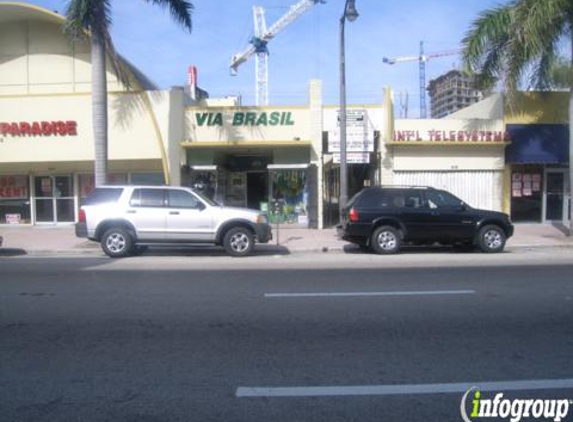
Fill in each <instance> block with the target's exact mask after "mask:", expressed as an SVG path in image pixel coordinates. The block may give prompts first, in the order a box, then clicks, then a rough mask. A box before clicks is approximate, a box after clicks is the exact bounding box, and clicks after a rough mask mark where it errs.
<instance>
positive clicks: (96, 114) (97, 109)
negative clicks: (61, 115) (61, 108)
mask: <svg viewBox="0 0 573 422" xmlns="http://www.w3.org/2000/svg"><path fill="white" fill-rule="evenodd" d="M91 35H92V36H91V47H92V51H91V59H92V119H93V129H94V152H95V166H94V167H95V168H94V173H95V185H96V187H97V186H101V185H105V184H106V182H107V74H106V65H105V58H106V56H105V55H106V53H105V41H104V38H103V36H102V34H101V33H99V31H97V30H92V34H91Z"/></svg>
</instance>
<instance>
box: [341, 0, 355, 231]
mask: <svg viewBox="0 0 573 422" xmlns="http://www.w3.org/2000/svg"><path fill="white" fill-rule="evenodd" d="M355 1H356V0H346V4H345V5H344V14H343V15H342V17H341V18H340V112H339V113H340V115H339V122H340V195H339V200H338V205H339V212H340V221H342V216H343V214H344V208H345V207H346V203H347V202H348V166H347V163H346V58H345V51H344V50H345V49H344V23H345V22H346V19H348V21H349V22H354V21H355V20H356V18H357V17H358V12H357V11H356V7H355Z"/></svg>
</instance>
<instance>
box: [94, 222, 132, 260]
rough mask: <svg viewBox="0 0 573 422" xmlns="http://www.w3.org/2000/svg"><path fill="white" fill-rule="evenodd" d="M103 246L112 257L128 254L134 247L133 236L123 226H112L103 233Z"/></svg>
mask: <svg viewBox="0 0 573 422" xmlns="http://www.w3.org/2000/svg"><path fill="white" fill-rule="evenodd" d="M101 248H102V249H103V251H104V252H105V253H106V255H107V256H109V257H111V258H122V257H124V256H128V255H129V254H130V253H131V252H132V249H133V237H132V236H131V234H129V232H128V231H127V230H126V229H124V228H123V227H114V228H111V229H109V230H107V231H106V232H105V233H104V234H103V236H102V238H101Z"/></svg>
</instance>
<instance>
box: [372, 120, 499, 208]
mask: <svg viewBox="0 0 573 422" xmlns="http://www.w3.org/2000/svg"><path fill="white" fill-rule="evenodd" d="M509 143H510V137H509V134H508V133H507V132H506V131H505V129H504V125H503V121H502V120H475V119H471V120H469V119H467V120H461V119H434V120H432V119H429V120H396V121H395V125H394V131H393V137H392V139H391V141H390V142H388V143H387V144H386V147H387V153H386V156H387V160H389V161H391V172H388V173H389V174H388V175H387V176H386V177H385V178H384V177H383V178H382V179H383V183H388V181H389V180H388V179H390V178H391V184H396V185H408V186H410V185H416V186H431V187H434V188H439V189H446V190H448V191H450V192H452V193H453V194H454V195H456V196H458V197H459V198H461V199H462V200H464V201H465V202H467V203H468V204H470V205H471V206H473V207H477V208H483V209H490V210H496V211H501V210H502V209H503V183H504V182H503V181H504V167H505V162H504V152H505V148H506V146H507V145H509ZM384 179H386V181H384Z"/></svg>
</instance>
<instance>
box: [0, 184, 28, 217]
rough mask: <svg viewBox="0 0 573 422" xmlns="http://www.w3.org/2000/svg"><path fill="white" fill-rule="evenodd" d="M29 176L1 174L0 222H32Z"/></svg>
mask: <svg viewBox="0 0 573 422" xmlns="http://www.w3.org/2000/svg"><path fill="white" fill-rule="evenodd" d="M29 192H30V189H29V183H28V176H0V224H24V223H30V222H31V218H30V193H29Z"/></svg>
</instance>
